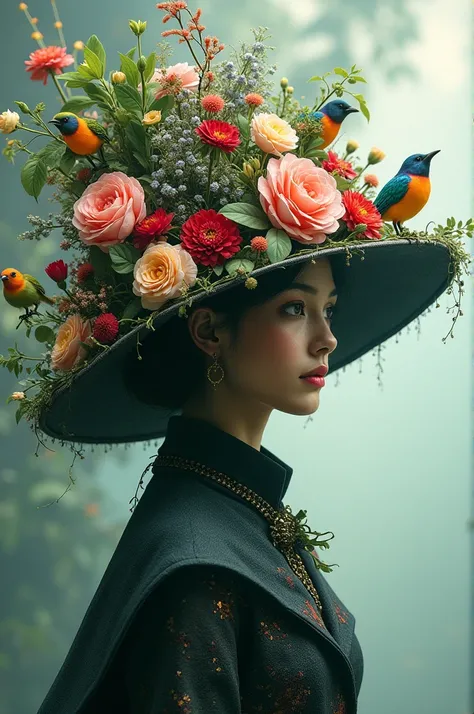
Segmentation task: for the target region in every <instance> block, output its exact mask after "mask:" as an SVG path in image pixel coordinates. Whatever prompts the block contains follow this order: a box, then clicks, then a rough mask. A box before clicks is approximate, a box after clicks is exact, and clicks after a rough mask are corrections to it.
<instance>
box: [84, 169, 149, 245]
mask: <svg viewBox="0 0 474 714" xmlns="http://www.w3.org/2000/svg"><path fill="white" fill-rule="evenodd" d="M145 216H146V205H145V192H144V190H143V188H142V186H141V185H140V184H139V183H138V181H137V179H136V178H133V177H132V176H127V175H126V174H124V173H123V172H122V171H113V172H112V173H109V174H102V176H101V177H100V178H99V180H98V181H96V182H95V183H92V184H91V185H90V186H88V187H87V188H86V190H85V191H84V193H83V194H82V196H81V197H80V198H79V199H78V200H77V201H76V202H75V204H74V217H73V219H72V225H73V226H74V227H75V228H77V229H78V231H79V238H80V239H81V240H82V242H83V243H85V244H86V245H89V246H90V245H96V246H97V247H98V248H100V249H101V251H102V252H103V253H108V252H109V248H110V246H112V245H117V244H118V243H123V241H124V240H125V238H127V236H129V235H130V234H131V233H132V231H133V229H134V227H135V224H136V223H139V222H140V221H142V220H143V219H144V218H145Z"/></svg>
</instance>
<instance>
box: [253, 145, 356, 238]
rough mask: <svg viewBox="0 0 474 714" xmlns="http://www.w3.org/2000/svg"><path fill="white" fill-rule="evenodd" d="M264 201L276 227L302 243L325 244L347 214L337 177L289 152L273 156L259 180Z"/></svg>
mask: <svg viewBox="0 0 474 714" xmlns="http://www.w3.org/2000/svg"><path fill="white" fill-rule="evenodd" d="M258 190H259V192H260V203H261V204H262V207H263V210H264V211H265V213H266V214H267V216H268V218H269V219H270V222H271V224H272V225H273V226H274V227H275V228H279V229H281V230H284V231H285V232H286V233H287V234H288V235H289V236H290V238H293V239H294V240H297V241H299V242H300V243H324V241H325V240H326V235H327V234H329V233H334V232H335V231H337V229H338V228H339V224H338V221H337V219H338V218H342V216H343V215H344V213H345V208H344V204H343V202H342V195H341V192H340V191H338V189H337V184H336V180H335V179H334V178H333V176H331V175H330V174H328V173H327V171H325V170H324V169H321V168H319V167H318V166H315V165H314V163H313V162H312V161H311V159H299V158H298V157H297V156H295V155H294V154H285V156H284V157H283V158H282V159H270V161H269V162H268V167H267V176H266V178H264V177H263V176H261V177H260V178H259V179H258Z"/></svg>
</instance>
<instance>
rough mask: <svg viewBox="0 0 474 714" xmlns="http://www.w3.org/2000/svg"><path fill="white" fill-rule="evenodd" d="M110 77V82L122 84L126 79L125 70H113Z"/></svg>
mask: <svg viewBox="0 0 474 714" xmlns="http://www.w3.org/2000/svg"><path fill="white" fill-rule="evenodd" d="M111 79H112V84H123V83H124V82H126V81H127V75H126V74H125V72H113V73H112V77H111Z"/></svg>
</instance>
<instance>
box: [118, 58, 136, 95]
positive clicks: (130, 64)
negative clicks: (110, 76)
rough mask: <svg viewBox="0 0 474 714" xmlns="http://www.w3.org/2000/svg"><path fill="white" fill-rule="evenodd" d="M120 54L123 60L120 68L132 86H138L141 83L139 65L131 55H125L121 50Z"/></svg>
mask: <svg viewBox="0 0 474 714" xmlns="http://www.w3.org/2000/svg"><path fill="white" fill-rule="evenodd" d="M119 55H120V59H121V60H122V63H121V65H120V70H121V71H122V72H123V73H124V74H125V76H126V77H127V82H128V83H129V84H130V85H131V86H132V87H138V85H139V83H140V73H139V71H138V68H137V65H136V64H135V62H134V61H133V60H132V59H130V57H128V55H123V54H122V53H121V52H119Z"/></svg>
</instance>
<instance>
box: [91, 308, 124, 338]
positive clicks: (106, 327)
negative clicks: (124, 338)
mask: <svg viewBox="0 0 474 714" xmlns="http://www.w3.org/2000/svg"><path fill="white" fill-rule="evenodd" d="M119 327H120V325H119V321H118V320H117V318H116V317H115V315H114V314H113V313H111V312H105V313H104V314H103V315H99V317H98V318H97V319H96V321H95V323H94V327H93V329H92V337H93V338H94V339H96V340H98V342H101V343H102V344H104V345H109V344H110V343H111V342H115V339H116V337H117V335H118V331H119Z"/></svg>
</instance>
